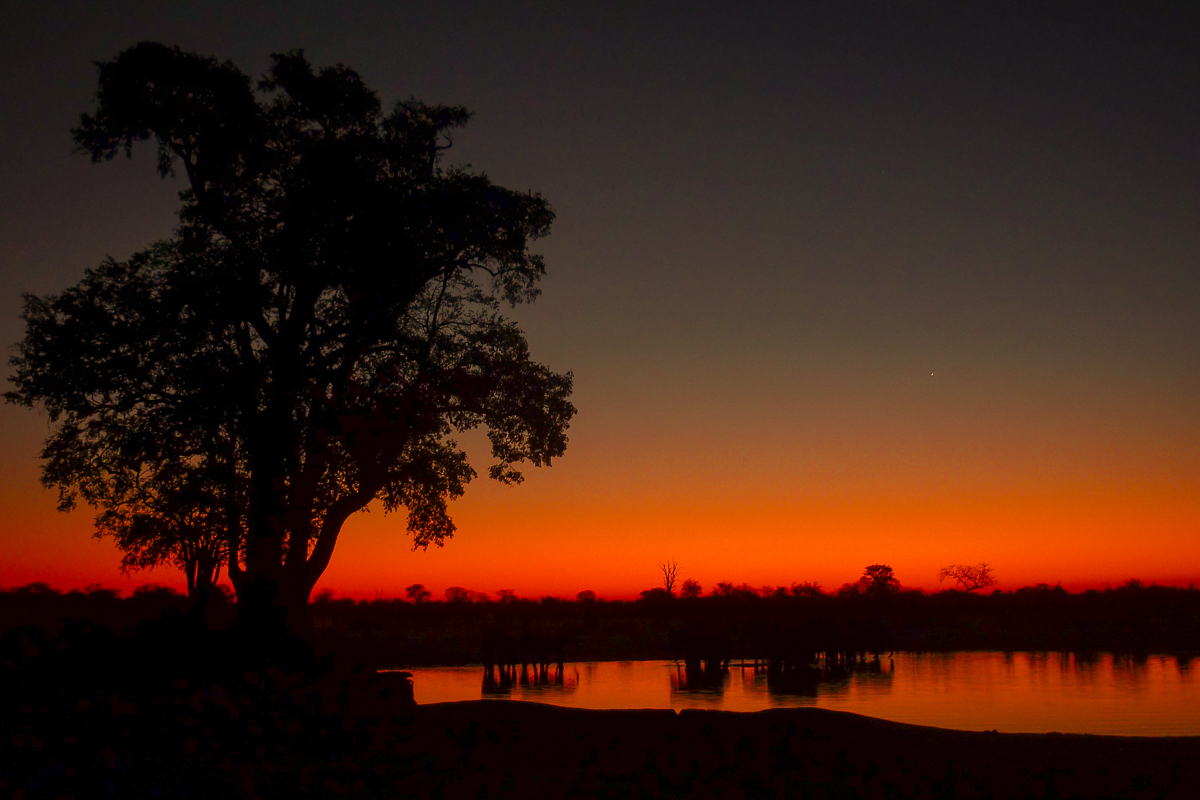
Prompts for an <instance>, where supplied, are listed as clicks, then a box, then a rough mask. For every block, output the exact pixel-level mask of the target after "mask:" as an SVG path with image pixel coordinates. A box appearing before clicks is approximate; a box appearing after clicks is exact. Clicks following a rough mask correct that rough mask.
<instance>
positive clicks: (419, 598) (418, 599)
mask: <svg viewBox="0 0 1200 800" xmlns="http://www.w3.org/2000/svg"><path fill="white" fill-rule="evenodd" d="M404 596H405V597H407V598H408V602H410V603H416V604H417V605H420V604H421V603H426V602H428V601H429V598H430V597H432V596H433V592H431V591H429V590H428V589H426V588H425V585H424V584H422V583H414V584H413V585H412V586H409V587H407V588H406V589H405V590H404Z"/></svg>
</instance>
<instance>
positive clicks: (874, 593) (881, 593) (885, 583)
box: [858, 564, 900, 597]
mask: <svg viewBox="0 0 1200 800" xmlns="http://www.w3.org/2000/svg"><path fill="white" fill-rule="evenodd" d="M858 589H859V591H860V592H862V593H863V594H865V595H869V596H871V597H886V596H887V595H892V594H896V593H897V592H899V591H900V581H898V580H897V579H896V573H895V571H894V570H893V569H892V568H891V567H889V566H888V565H887V564H871V565H870V566H868V567H865V568H864V569H863V574H862V577H861V578H859V579H858Z"/></svg>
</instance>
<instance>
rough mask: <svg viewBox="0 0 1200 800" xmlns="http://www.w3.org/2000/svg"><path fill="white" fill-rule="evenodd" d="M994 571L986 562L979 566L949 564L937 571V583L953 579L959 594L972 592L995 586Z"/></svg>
mask: <svg viewBox="0 0 1200 800" xmlns="http://www.w3.org/2000/svg"><path fill="white" fill-rule="evenodd" d="M993 572H994V570H993V569H992V567H991V565H989V564H987V563H986V562H984V563H980V564H951V565H950V566H947V567H942V568H941V569H940V570H938V582H941V581H944V580H946V579H947V578H953V579H954V588H955V589H957V590H959V591H960V592H974V591H978V590H979V589H987V588H989V587H991V586H995V585H996V578H995V576H994V575H993V574H992V573H993Z"/></svg>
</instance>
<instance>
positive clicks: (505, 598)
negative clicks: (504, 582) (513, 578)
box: [496, 589, 517, 603]
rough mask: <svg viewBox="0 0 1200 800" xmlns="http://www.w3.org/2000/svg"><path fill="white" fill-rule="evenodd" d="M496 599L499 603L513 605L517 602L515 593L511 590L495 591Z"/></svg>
mask: <svg viewBox="0 0 1200 800" xmlns="http://www.w3.org/2000/svg"><path fill="white" fill-rule="evenodd" d="M496 598H497V599H498V600H499V601H500V602H501V603H515V602H516V600H517V593H516V592H514V591H513V590H512V589H497V590H496Z"/></svg>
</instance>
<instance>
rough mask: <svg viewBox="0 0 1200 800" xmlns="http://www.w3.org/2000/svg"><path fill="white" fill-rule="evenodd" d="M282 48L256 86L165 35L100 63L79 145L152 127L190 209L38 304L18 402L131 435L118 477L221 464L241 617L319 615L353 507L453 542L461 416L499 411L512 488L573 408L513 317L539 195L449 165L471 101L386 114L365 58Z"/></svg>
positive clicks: (92, 429)
mask: <svg viewBox="0 0 1200 800" xmlns="http://www.w3.org/2000/svg"><path fill="white" fill-rule="evenodd" d="M272 60H273V63H272V67H271V69H270V70H269V72H268V73H267V76H266V78H265V79H264V80H263V81H261V82H260V83H259V84H258V86H257V88H258V93H256V91H255V89H254V87H253V86H252V83H251V80H250V79H249V77H248V76H246V75H245V74H243V73H242V72H241V71H239V70H238V69H237V68H236V67H234V66H233V65H232V64H230V63H228V62H225V63H222V62H219V61H217V60H216V59H214V58H208V57H202V56H199V55H195V54H189V53H184V52H182V51H180V50H179V49H178V48H170V47H165V46H163V45H160V44H154V43H142V44H139V45H137V46H135V47H132V48H130V49H128V50H126V51H125V52H123V53H121V54H120V55H119V56H118V57H117V58H116V59H115V60H113V61H111V62H108V63H105V64H101V65H100V79H99V93H98V102H97V108H96V111H95V113H94V114H91V115H88V114H85V115H84V116H83V117H82V122H81V124H80V126H79V128H78V129H76V130H75V139H76V142H77V143H78V144H79V146H80V149H81V150H83V151H84V152H86V153H88V154H90V155H91V157H92V159H93V160H94V161H102V160H107V159H111V158H113V157H114V156H115V155H117V153H118V152H120V151H122V150H124V151H125V152H126V153H127V154H129V153H131V151H132V147H133V145H134V144H135V143H136V142H139V141H144V140H147V139H150V138H151V137H153V138H154V139H155V141H156V143H157V147H158V169H159V172H160V173H161V174H163V175H164V176H165V175H168V174H172V173H173V172H174V171H175V169H176V168H177V167H181V168H182V171H183V173H184V175H185V178H186V180H187V183H188V188H187V189H186V190H185V191H183V192H182V193H181V195H180V197H181V201H182V206H181V209H180V225H179V227H178V229H177V231H178V232H177V235H176V236H175V238H173V239H172V240H170V241H168V242H163V243H160V244H159V245H157V246H155V247H154V248H152V249H151V250H149V251H147V252H145V253H140V254H138V255H136V256H134V257H133V258H131V259H130V260H128V261H124V262H117V261H112V260H110V261H107V262H105V263H104V264H103V265H101V266H100V267H99V268H97V269H94V270H90V271H89V272H88V273H87V274H86V276H85V277H84V279H83V280H82V281H81V282H80V283H79V284H78V285H77V286H75V287H73V288H72V289H69V290H67V291H65V292H63V293H61V294H58V295H51V296H47V297H32V296H27V297H26V298H25V313H24V317H25V321H26V324H27V331H26V336H25V339H24V341H23V342H21V344H20V345H19V349H18V353H17V355H16V356H15V357H14V359H13V362H12V363H13V365H14V367H15V368H16V374H15V375H14V376H13V378H12V381H13V384H14V386H15V387H16V388H15V390H14V391H12V392H10V393H9V394H8V395H7V397H8V399H9V400H11V401H15V402H18V403H21V404H24V405H26V406H32V405H34V404H35V403H41V404H43V405H44V407H45V408H46V410H47V411H48V413H49V415H50V419H51V421H52V422H53V423H54V424H55V427H54V429H53V430H52V433H51V437H50V445H48V447H51V446H54V444H55V443H56V442H58V441H60V440H64V439H67V440H70V439H75V440H78V442H79V443H80V448H81V449H82V450H83V451H84V453H85V456H86V455H87V454H89V453H95V452H98V451H99V450H100V449H104V448H111V449H113V450H114V451H117V452H119V453H124V452H126V449H127V450H128V452H129V454H130V458H129V459H128V460H127V461H125V462H123V463H122V462H120V461H118V462H117V463H116V464H114V465H111V466H110V465H108V464H106V465H105V466H104V467H103V468H102V470H101V475H102V479H106V480H114V481H120V480H126V479H127V474H135V473H137V472H138V471H140V470H143V469H145V468H146V466H147V465H157V464H162V463H165V462H167V461H170V460H172V459H178V458H186V459H187V460H188V462H189V463H205V464H207V465H208V467H209V472H208V473H207V474H210V475H212V476H216V478H217V479H219V481H220V482H221V483H220V484H219V487H218V485H217V484H214V485H212V486H211V487H209V488H210V490H211V491H212V493H213V494H214V495H215V496H219V497H220V499H221V502H222V505H223V511H224V514H223V519H222V524H223V527H224V529H225V531H226V547H227V551H228V573H229V576H230V578H231V580H232V582H233V584H234V586H235V588H236V590H237V594H238V604H239V616H240V618H241V619H242V621H243V622H244V623H245V624H247V625H249V626H250V627H251V628H252V629H258V628H261V629H267V628H276V629H278V627H279V626H281V625H282V624H283V621H284V617H285V616H287V617H288V619H289V624H290V625H292V626H293V627H294V628H299V629H304V628H306V621H307V620H306V617H305V608H306V604H307V600H308V596H309V594H310V592H311V591H312V588H313V585H314V584H315V583H316V581H317V579H318V578H319V577H320V576H321V574H322V573H323V572H324V571H325V568H326V567H327V565H328V564H329V560H330V558H331V557H332V554H333V550H334V547H335V545H336V543H337V540H338V536H339V534H340V532H341V529H342V525H343V523H344V522H345V520H346V519H347V518H348V517H349V516H350V515H351V514H353V513H355V512H356V511H359V510H361V509H363V508H365V507H366V506H367V505H368V504H369V503H370V502H372V501H373V500H380V501H381V504H382V506H383V508H384V509H385V511H393V510H398V509H400V508H404V509H406V510H407V513H408V528H409V531H410V532H411V534H412V536H413V541H414V546H416V547H427V546H428V545H430V544H437V545H440V544H442V543H443V542H444V540H445V539H446V538H448V537H450V536H451V535H452V534H453V532H454V524H453V522H452V521H451V519H450V517H449V514H448V502H449V501H450V500H452V499H453V498H455V497H458V496H459V495H461V494H462V492H463V491H464V489H465V487H466V485H467V483H468V482H469V481H470V480H471V479H472V478H473V477H474V475H475V472H474V470H473V469H472V468H471V466H470V465H469V464H468V462H467V458H466V455H465V453H464V452H463V451H462V450H460V449H459V448H458V446H457V445H456V443H455V442H454V440H453V439H452V438H451V436H452V434H454V433H455V432H458V431H466V430H470V429H473V428H477V427H480V426H483V427H485V428H486V429H487V430H488V435H489V437H490V439H491V445H492V454H493V456H494V457H495V463H494V464H493V465H492V466H491V467H490V469H489V474H490V476H491V477H492V478H495V479H497V480H500V481H502V482H505V483H517V482H519V481H520V480H521V475H520V473H519V472H518V471H517V469H516V466H517V465H518V464H520V463H521V462H529V463H532V464H534V465H545V464H549V463H550V462H551V460H552V459H553V458H554V457H557V456H559V455H561V454H562V453H563V452H564V450H565V447H566V441H567V439H566V434H565V432H566V428H567V424H568V422H569V420H570V418H571V416H572V415H573V414H574V411H575V409H574V407H573V406H572V405H571V403H570V402H569V399H568V398H569V395H570V391H571V377H570V375H569V374H567V375H560V374H556V373H554V372H552V371H550V370H549V369H547V368H546V367H544V366H542V365H540V364H537V363H536V362H534V361H532V360H531V359H530V356H529V351H528V347H527V345H526V342H525V339H524V336H523V335H522V333H521V331H520V330H519V329H518V328H517V327H516V325H515V324H514V323H512V322H511V321H509V320H506V319H505V318H504V317H502V316H501V315H500V314H499V308H500V305H501V303H502V302H508V303H510V304H517V303H521V302H526V301H530V300H532V299H533V298H534V297H535V296H536V295H537V294H538V288H537V283H538V280H539V279H540V278H541V276H542V275H543V274H544V272H545V267H544V264H543V261H542V259H541V258H540V257H539V256H536V255H533V254H531V253H530V252H529V249H528V246H529V243H530V242H531V241H533V240H535V239H537V238H538V237H540V236H543V235H545V234H546V233H547V232H548V231H549V227H550V223H551V221H552V220H553V213H552V211H551V210H550V207H549V205H548V204H547V203H546V201H545V200H543V199H542V198H541V197H540V196H538V195H536V194H533V193H528V192H517V191H512V190H509V189H505V188H502V187H499V186H496V185H494V184H492V183H491V182H490V181H489V180H488V179H487V177H486V176H484V175H478V174H472V173H470V172H467V171H465V170H462V169H457V168H455V169H446V168H444V167H442V166H441V163H440V162H441V158H442V154H443V152H444V151H445V150H446V149H447V148H448V147H449V139H448V138H447V136H448V133H449V131H451V130H452V129H454V128H457V127H460V126H462V125H463V124H464V123H466V121H467V120H468V118H469V114H468V113H467V112H466V111H465V110H464V109H462V108H458V107H444V106H427V105H424V104H422V103H419V102H416V101H408V102H403V103H400V104H399V105H397V106H396V107H395V109H394V110H393V111H391V112H390V113H387V114H384V113H383V112H382V110H381V105H380V101H379V99H378V97H377V96H376V95H375V93H374V92H372V91H370V90H369V89H368V88H367V87H366V86H364V85H363V83H362V81H361V80H360V79H359V76H358V75H357V74H356V73H355V72H354V71H353V70H351V69H348V68H346V67H344V66H340V65H339V66H336V67H331V68H326V69H322V70H319V71H316V72H314V70H313V69H312V67H311V66H310V65H309V63H308V61H307V60H306V59H305V57H304V55H303V54H302V53H301V52H299V51H295V52H291V53H288V54H284V55H274V56H272ZM135 445H136V446H135ZM62 480H63V483H64V485H68V486H69V485H70V484H71V483H72V481H73V480H75V478H74V477H73V476H71V475H70V474H64V475H63V476H62ZM243 492H244V503H243V497H242V493H243Z"/></svg>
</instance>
